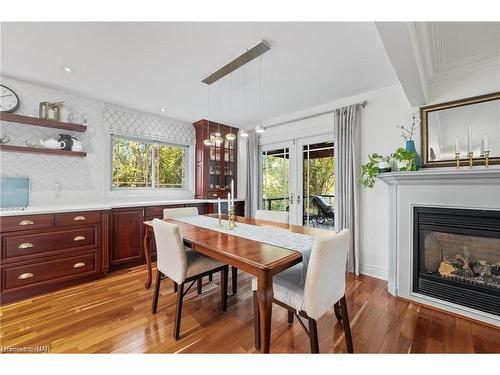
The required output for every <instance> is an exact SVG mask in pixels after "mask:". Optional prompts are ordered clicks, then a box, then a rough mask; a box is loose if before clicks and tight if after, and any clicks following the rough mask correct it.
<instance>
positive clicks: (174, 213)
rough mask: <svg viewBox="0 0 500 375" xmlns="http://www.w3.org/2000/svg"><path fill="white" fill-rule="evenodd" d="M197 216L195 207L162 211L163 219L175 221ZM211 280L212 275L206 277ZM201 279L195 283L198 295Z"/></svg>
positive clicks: (235, 278)
mask: <svg viewBox="0 0 500 375" xmlns="http://www.w3.org/2000/svg"><path fill="white" fill-rule="evenodd" d="M198 215H199V212H198V208H197V207H178V208H165V209H164V210H163V218H164V219H177V218H181V217H189V216H198ZM185 245H186V246H188V244H185ZM188 247H189V246H188ZM235 270H236V269H235V268H233V270H232V271H233V277H232V280H233V281H232V283H233V294H236V290H237V282H238V281H237V276H234V275H235V273H236V272H237V270H236V271H235ZM212 279H213V275H212V274H209V275H208V281H209V282H211V281H212ZM202 285H203V278H202V277H200V279H199V280H198V283H197V287H196V288H197V291H198V294H201V293H202V288H203V286H202ZM174 292H177V286H176V284H175V283H174Z"/></svg>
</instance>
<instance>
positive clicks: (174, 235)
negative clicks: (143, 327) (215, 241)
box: [152, 219, 228, 340]
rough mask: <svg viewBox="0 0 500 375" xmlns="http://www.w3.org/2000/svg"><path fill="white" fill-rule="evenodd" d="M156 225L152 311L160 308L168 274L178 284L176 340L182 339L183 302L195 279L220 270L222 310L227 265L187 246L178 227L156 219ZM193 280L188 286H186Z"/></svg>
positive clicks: (224, 301)
mask: <svg viewBox="0 0 500 375" xmlns="http://www.w3.org/2000/svg"><path fill="white" fill-rule="evenodd" d="M153 228H154V234H155V240H156V251H157V268H158V271H157V274H156V283H155V289H154V295H153V306H152V312H153V314H154V313H156V311H157V308H158V297H159V294H160V284H161V280H162V279H164V278H165V277H168V278H169V279H171V280H173V281H174V282H175V283H176V285H177V307H176V311H175V321H174V334H173V336H174V339H176V340H178V339H179V334H180V327H181V316H182V301H183V298H184V296H185V295H186V293H187V292H188V291H189V289H190V288H191V287H192V286H193V284H194V283H195V281H197V280H199V279H200V278H201V277H203V276H207V275H208V274H210V273H214V272H220V273H221V275H220V293H221V294H220V298H221V301H220V306H221V310H222V311H226V307H227V275H228V266H227V265H226V264H224V263H221V262H219V261H217V260H215V259H212V258H210V257H207V256H205V255H202V254H200V253H198V252H196V251H194V250H192V249H189V248H186V247H185V246H184V242H183V240H182V237H181V233H180V230H179V227H178V226H177V225H176V224H172V223H168V222H166V221H163V220H160V219H154V220H153ZM189 282H191V284H189V286H188V287H187V288H186V289H185V288H184V286H185V285H186V284H187V283H189Z"/></svg>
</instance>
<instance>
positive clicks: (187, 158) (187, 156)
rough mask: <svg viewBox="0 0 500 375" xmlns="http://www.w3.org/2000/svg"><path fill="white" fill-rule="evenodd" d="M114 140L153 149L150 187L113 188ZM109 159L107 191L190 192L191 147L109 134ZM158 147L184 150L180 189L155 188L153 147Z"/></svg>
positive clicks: (151, 139) (148, 138)
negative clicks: (132, 142)
mask: <svg viewBox="0 0 500 375" xmlns="http://www.w3.org/2000/svg"><path fill="white" fill-rule="evenodd" d="M116 138H120V139H125V140H129V141H136V142H144V143H150V144H152V145H153V146H154V147H153V149H152V152H153V155H152V158H151V170H152V172H151V180H152V186H149V187H128V186H127V187H114V186H113V146H114V140H115V139H116ZM108 144H109V149H110V152H109V158H108V163H109V166H110V167H109V173H108V177H109V189H110V191H112V192H118V191H135V192H141V191H144V192H162V191H163V192H168V191H188V190H190V187H191V181H190V180H191V174H192V173H191V169H192V168H191V159H192V156H191V154H192V152H191V147H190V145H185V144H180V143H173V142H167V141H164V140H158V139H155V138H153V137H133V136H128V135H122V134H116V133H111V134H110V135H109V143H108ZM158 145H161V146H172V147H182V148H184V149H185V152H184V173H183V174H184V178H183V186H182V187H176V188H168V187H157V186H155V185H156V181H155V180H156V166H155V155H154V150H155V147H157V146H158Z"/></svg>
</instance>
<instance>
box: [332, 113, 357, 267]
mask: <svg viewBox="0 0 500 375" xmlns="http://www.w3.org/2000/svg"><path fill="white" fill-rule="evenodd" d="M359 107H360V104H354V105H350V106H347V107H343V108H339V109H337V110H336V111H335V122H334V131H335V133H334V139H335V227H336V228H335V229H336V230H337V231H339V230H342V229H345V228H348V229H350V231H351V247H350V249H349V253H348V255H347V271H348V272H353V273H355V274H356V275H359V251H358V246H359V217H358V216H359V212H358V211H359V185H358V178H359V169H360V138H361V135H360V125H359V122H360V121H359V116H360V114H359V112H360V108H359Z"/></svg>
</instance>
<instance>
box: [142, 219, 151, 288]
mask: <svg viewBox="0 0 500 375" xmlns="http://www.w3.org/2000/svg"><path fill="white" fill-rule="evenodd" d="M152 230H153V229H152V228H150V227H149V226H146V228H144V246H143V248H144V257H145V258H146V266H147V269H148V278H147V279H146V282H145V283H144V286H145V287H146V289H149V288H150V287H151V280H152V278H153V271H152V270H151V256H150V255H149V240H150V238H151V231H152Z"/></svg>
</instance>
